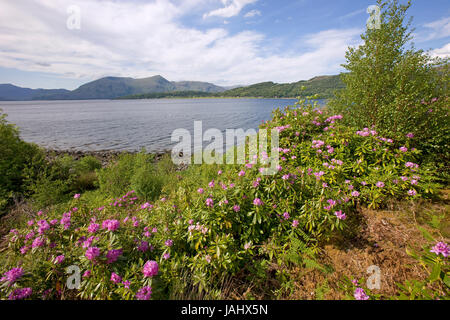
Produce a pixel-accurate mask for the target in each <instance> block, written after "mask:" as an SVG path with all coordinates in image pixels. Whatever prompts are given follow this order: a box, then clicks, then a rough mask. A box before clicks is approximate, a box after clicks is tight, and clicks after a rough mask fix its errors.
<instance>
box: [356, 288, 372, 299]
mask: <svg viewBox="0 0 450 320" xmlns="http://www.w3.org/2000/svg"><path fill="white" fill-rule="evenodd" d="M353 296H354V297H355V299H356V300H369V296H368V295H367V294H366V293H365V292H364V289H362V288H356V289H355V292H354V293H353Z"/></svg>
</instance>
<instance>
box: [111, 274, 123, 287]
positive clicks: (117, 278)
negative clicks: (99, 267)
mask: <svg viewBox="0 0 450 320" xmlns="http://www.w3.org/2000/svg"><path fill="white" fill-rule="evenodd" d="M111 281H112V282H114V283H115V284H117V283H120V282H122V277H121V276H119V275H118V274H117V273H115V272H113V273H111Z"/></svg>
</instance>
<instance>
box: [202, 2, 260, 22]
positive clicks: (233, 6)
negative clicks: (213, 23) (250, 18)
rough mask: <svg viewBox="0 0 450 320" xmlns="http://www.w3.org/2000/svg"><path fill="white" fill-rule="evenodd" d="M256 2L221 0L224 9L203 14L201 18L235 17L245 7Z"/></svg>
mask: <svg viewBox="0 0 450 320" xmlns="http://www.w3.org/2000/svg"><path fill="white" fill-rule="evenodd" d="M256 1H258V0H222V3H223V5H224V6H225V7H223V8H220V9H216V10H213V11H210V12H208V13H205V14H204V15H203V18H208V17H214V16H217V17H223V18H231V17H234V16H237V15H238V14H239V13H240V12H241V10H242V9H243V8H244V7H245V6H247V5H249V4H252V3H255V2H256Z"/></svg>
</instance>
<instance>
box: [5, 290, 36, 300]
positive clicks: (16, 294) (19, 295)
mask: <svg viewBox="0 0 450 320" xmlns="http://www.w3.org/2000/svg"><path fill="white" fill-rule="evenodd" d="M32 293H33V290H32V289H31V288H22V289H16V290H14V291H13V292H12V293H11V294H10V295H9V297H8V299H9V300H23V299H25V298H28V297H29V296H31V294H32Z"/></svg>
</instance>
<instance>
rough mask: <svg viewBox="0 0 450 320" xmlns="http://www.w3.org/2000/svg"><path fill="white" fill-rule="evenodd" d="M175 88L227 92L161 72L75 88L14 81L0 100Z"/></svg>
mask: <svg viewBox="0 0 450 320" xmlns="http://www.w3.org/2000/svg"><path fill="white" fill-rule="evenodd" d="M175 91H199V92H208V93H217V92H222V91H225V88H222V87H219V86H216V85H214V84H212V83H208V82H199V81H180V82H175V81H168V80H166V79H164V78H163V77H161V76H159V75H157V76H153V77H149V78H143V79H133V78H122V77H105V78H101V79H98V80H95V81H92V82H89V83H86V84H84V85H82V86H80V87H79V88H77V89H75V90H73V91H69V90H64V89H58V90H44V89H28V88H20V87H17V86H14V85H11V84H3V85H1V84H0V100H86V99H114V98H118V97H122V96H128V95H137V94H147V93H161V92H175Z"/></svg>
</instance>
